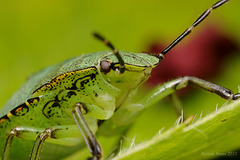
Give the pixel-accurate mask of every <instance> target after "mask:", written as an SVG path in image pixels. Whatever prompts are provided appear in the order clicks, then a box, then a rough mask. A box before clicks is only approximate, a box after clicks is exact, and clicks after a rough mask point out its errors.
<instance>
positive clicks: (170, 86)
mask: <svg viewBox="0 0 240 160" xmlns="http://www.w3.org/2000/svg"><path fill="white" fill-rule="evenodd" d="M188 84H189V85H193V86H196V87H199V88H202V89H204V90H206V91H209V92H212V93H215V94H217V95H219V96H221V97H223V98H225V99H227V100H236V99H240V93H237V94H234V93H233V91H231V90H229V89H227V88H224V87H222V86H219V85H217V84H214V83H211V82H208V81H205V80H202V79H199V78H196V77H182V78H177V79H175V80H172V81H169V82H166V83H164V84H161V85H158V86H156V87H155V88H154V89H153V90H151V91H150V92H149V93H148V94H147V95H146V96H145V97H143V98H142V99H141V100H140V101H138V102H136V103H132V104H129V103H128V104H126V105H123V106H122V107H120V108H119V109H118V110H117V111H116V112H115V114H114V115H113V117H112V118H111V119H110V120H109V121H108V122H107V123H113V126H116V127H114V129H115V130H119V129H120V128H121V126H123V125H129V124H131V123H132V121H134V120H135V119H136V117H138V116H139V115H140V113H141V112H143V111H144V109H146V108H148V107H151V106H153V105H154V104H156V103H157V102H159V101H160V100H162V99H163V98H165V97H167V96H169V95H171V94H173V93H175V91H176V90H179V89H182V88H185V87H186V86H187V85H188ZM123 115H124V116H123ZM107 123H106V124H107ZM111 125H112V124H109V126H111ZM100 130H101V128H99V131H100Z"/></svg>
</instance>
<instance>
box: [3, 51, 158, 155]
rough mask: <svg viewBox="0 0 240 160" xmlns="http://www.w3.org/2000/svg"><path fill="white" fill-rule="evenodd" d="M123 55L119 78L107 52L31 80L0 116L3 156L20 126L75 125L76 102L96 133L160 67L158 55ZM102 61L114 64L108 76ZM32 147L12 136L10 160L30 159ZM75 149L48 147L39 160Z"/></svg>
mask: <svg viewBox="0 0 240 160" xmlns="http://www.w3.org/2000/svg"><path fill="white" fill-rule="evenodd" d="M120 54H121V55H122V57H123V59H124V62H125V67H126V70H125V73H124V74H118V71H117V70H118V66H119V64H118V60H117V58H116V57H115V56H114V55H113V54H112V52H111V51H103V52H96V53H91V54H84V55H80V56H79V57H75V58H72V59H69V60H66V61H64V62H62V63H60V64H57V65H53V66H50V67H48V68H46V69H44V70H42V71H40V72H38V73H36V74H35V75H33V76H31V77H30V78H29V79H28V80H27V81H26V83H25V84H24V85H23V86H22V87H21V88H20V89H19V90H18V91H17V92H16V93H15V94H14V95H13V96H12V97H11V98H10V100H9V101H8V102H7V103H6V104H5V106H4V107H3V109H2V111H1V113H0V116H1V118H0V132H1V134H0V142H1V143H0V156H2V153H3V148H4V143H3V142H5V140H6V138H7V133H8V132H9V131H10V130H11V129H13V128H14V127H16V126H31V127H38V128H44V129H46V128H48V127H50V126H57V125H75V124H76V123H75V121H74V119H73V117H72V110H73V106H74V105H75V104H76V103H77V102H82V103H84V104H85V108H84V109H85V112H86V113H85V115H86V116H85V117H86V120H87V123H88V125H89V126H90V128H91V130H92V131H93V132H96V130H97V127H98V126H97V121H98V120H106V119H109V118H111V117H112V115H113V114H114V111H115V110H116V109H117V108H118V107H119V105H121V104H122V103H123V101H125V98H126V97H127V95H128V94H130V93H131V91H132V90H134V89H136V88H137V87H138V86H139V85H141V84H142V83H143V82H145V81H146V80H147V79H148V78H149V76H150V72H151V70H152V68H153V67H155V66H156V65H157V64H158V63H159V59H158V58H157V57H155V56H152V55H149V54H144V53H129V52H123V51H121V52H120ZM103 60H107V61H110V62H111V63H113V64H115V65H114V67H113V68H114V69H112V71H110V72H109V73H108V74H104V73H103V72H102V71H101V69H100V62H101V61H103ZM79 136H81V134H80V133H79ZM77 142H78V141H77ZM32 145H33V141H32V140H24V139H21V138H14V140H13V144H12V147H11V154H10V158H11V159H15V158H16V157H17V158H18V159H28V158H29V154H30V151H31V147H32ZM22 146H24V147H22ZM51 147H52V149H54V151H52V150H51ZM76 149H79V146H69V147H68V148H67V147H65V146H61V145H55V144H49V143H46V145H44V151H43V155H41V158H43V159H45V158H46V157H47V158H48V159H53V157H54V158H58V157H57V156H56V152H57V153H58V152H59V154H58V156H59V157H61V156H66V155H68V154H71V153H72V152H74V151H75V150H76ZM44 154H45V155H46V156H45V155H44ZM51 154H52V156H51Z"/></svg>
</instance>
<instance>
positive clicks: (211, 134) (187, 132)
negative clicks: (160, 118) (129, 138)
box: [114, 100, 240, 160]
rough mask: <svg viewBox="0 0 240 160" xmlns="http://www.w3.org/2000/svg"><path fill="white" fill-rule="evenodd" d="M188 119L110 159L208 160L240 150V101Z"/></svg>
mask: <svg viewBox="0 0 240 160" xmlns="http://www.w3.org/2000/svg"><path fill="white" fill-rule="evenodd" d="M188 123H189V119H188V120H187V121H185V122H184V123H183V124H181V125H177V126H175V127H173V128H171V129H169V130H168V131H166V132H164V133H162V134H158V135H156V136H155V137H153V138H152V139H150V140H148V141H145V142H142V143H141V144H138V145H136V146H135V147H133V148H131V149H125V150H123V151H121V153H120V154H119V155H118V156H116V157H115V158H114V160H128V159H129V160H134V159H137V160H141V159H149V160H152V159H161V160H169V159H171V160H177V159H184V160H187V159H190V160H192V159H195V160H197V159H210V158H213V157H217V156H223V155H224V156H232V157H235V158H237V156H239V155H237V154H238V153H237V152H233V151H234V150H237V149H239V148H240V100H237V101H234V102H232V103H229V104H227V105H225V106H223V107H221V108H220V109H219V110H217V111H215V112H213V113H211V114H209V115H207V116H206V117H204V118H200V119H199V120H197V121H196V122H195V123H190V124H189V125H187V124H188Z"/></svg>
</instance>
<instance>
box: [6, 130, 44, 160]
mask: <svg viewBox="0 0 240 160" xmlns="http://www.w3.org/2000/svg"><path fill="white" fill-rule="evenodd" d="M41 131H43V130H41V129H37V128H33V127H25V126H20V127H14V128H13V129H12V130H11V131H10V132H9V133H8V135H7V139H6V142H5V146H4V150H3V155H2V160H8V159H9V156H10V149H11V144H12V140H13V138H14V137H17V138H24V139H35V138H36V137H37V135H38V132H41Z"/></svg>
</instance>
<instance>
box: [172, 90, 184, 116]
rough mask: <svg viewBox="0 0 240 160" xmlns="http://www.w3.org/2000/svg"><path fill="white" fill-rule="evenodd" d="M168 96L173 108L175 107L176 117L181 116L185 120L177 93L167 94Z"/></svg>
mask: <svg viewBox="0 0 240 160" xmlns="http://www.w3.org/2000/svg"><path fill="white" fill-rule="evenodd" d="M169 97H170V100H171V102H172V104H173V108H174V109H175V112H176V113H177V116H178V117H180V116H182V117H183V120H185V119H186V118H185V116H184V113H183V105H182V103H181V100H180V99H179V98H178V95H177V94H176V93H172V94H170V95H169Z"/></svg>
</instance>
